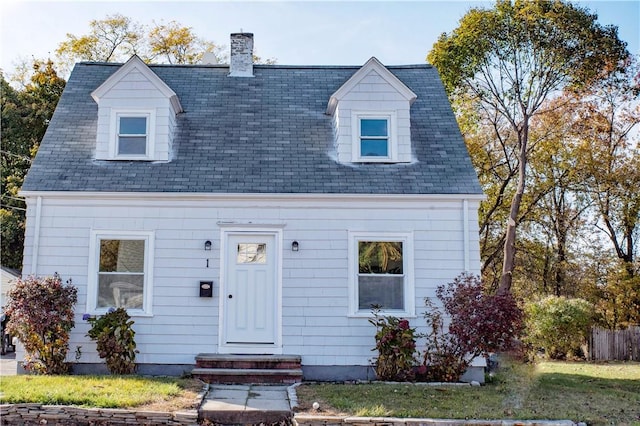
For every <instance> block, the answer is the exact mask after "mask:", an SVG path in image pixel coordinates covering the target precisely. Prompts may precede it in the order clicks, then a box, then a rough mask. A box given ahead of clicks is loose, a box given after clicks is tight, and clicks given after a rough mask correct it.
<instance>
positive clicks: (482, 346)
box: [418, 274, 523, 381]
mask: <svg viewBox="0 0 640 426" xmlns="http://www.w3.org/2000/svg"><path fill="white" fill-rule="evenodd" d="M436 297H437V298H438V299H439V300H440V302H441V303H442V306H443V308H444V312H445V313H446V316H447V317H448V318H449V324H448V327H447V329H446V330H445V325H444V321H443V318H444V314H443V313H442V312H441V311H440V308H438V307H436V306H435V304H434V303H433V302H432V301H431V300H429V299H427V300H426V301H425V304H426V306H427V310H426V312H425V315H424V316H425V320H426V322H427V326H428V327H429V328H430V329H431V332H430V333H429V334H428V335H427V344H426V349H425V352H424V357H423V358H424V359H423V365H422V367H421V368H420V369H419V371H418V373H419V376H420V377H419V378H420V379H421V380H429V381H431V380H435V381H456V380H458V379H459V378H460V376H461V375H462V374H463V373H464V372H465V371H466V369H467V368H468V367H469V363H470V361H471V360H472V359H473V358H475V357H477V356H485V357H486V356H488V355H489V353H490V352H499V351H504V350H508V349H510V348H511V347H512V345H513V343H514V338H515V337H517V336H519V335H520V333H521V331H522V326H523V315H522V311H521V310H520V308H519V307H518V304H517V302H516V300H515V298H514V297H513V296H512V295H511V293H497V294H488V293H485V292H484V291H483V286H482V281H481V280H480V277H475V276H472V275H469V274H462V275H460V276H458V277H456V278H455V280H454V281H453V282H451V283H449V284H448V285H447V286H442V285H441V286H439V287H438V288H437V289H436Z"/></svg>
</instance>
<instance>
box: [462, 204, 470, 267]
mask: <svg viewBox="0 0 640 426" xmlns="http://www.w3.org/2000/svg"><path fill="white" fill-rule="evenodd" d="M462 232H463V234H464V235H463V237H462V238H463V245H464V248H463V250H464V271H465V272H469V200H467V199H466V198H465V199H464V200H462Z"/></svg>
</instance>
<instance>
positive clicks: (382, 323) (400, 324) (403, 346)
mask: <svg viewBox="0 0 640 426" xmlns="http://www.w3.org/2000/svg"><path fill="white" fill-rule="evenodd" d="M373 314H374V317H373V318H372V319H370V320H369V322H370V323H371V324H373V325H374V326H375V327H376V336H375V338H376V347H375V348H374V349H372V350H374V351H376V350H377V351H378V357H377V358H376V359H375V370H376V376H377V377H378V379H379V380H412V379H413V367H414V365H415V352H416V330H415V328H411V327H409V321H407V320H406V319H400V318H395V317H383V316H380V310H379V309H376V308H374V310H373Z"/></svg>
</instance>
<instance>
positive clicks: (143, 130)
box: [110, 110, 155, 160]
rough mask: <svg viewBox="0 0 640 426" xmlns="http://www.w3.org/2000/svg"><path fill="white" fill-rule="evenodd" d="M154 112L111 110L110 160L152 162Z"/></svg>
mask: <svg viewBox="0 0 640 426" xmlns="http://www.w3.org/2000/svg"><path fill="white" fill-rule="evenodd" d="M154 131H155V112H154V111H147V110H143V111H135V110H134V111H127V110H113V111H112V119H111V139H110V152H111V154H110V158H112V159H114V160H152V159H153V156H154V148H155V147H154V137H153V136H154Z"/></svg>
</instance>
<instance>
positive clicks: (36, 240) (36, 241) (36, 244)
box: [31, 196, 42, 276]
mask: <svg viewBox="0 0 640 426" xmlns="http://www.w3.org/2000/svg"><path fill="white" fill-rule="evenodd" d="M41 215H42V197H41V196H37V197H36V217H35V219H36V221H35V225H34V229H33V249H32V256H31V275H34V276H37V275H38V252H39V251H40V216H41Z"/></svg>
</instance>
